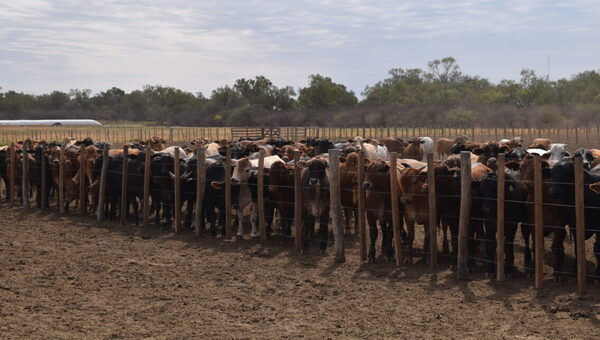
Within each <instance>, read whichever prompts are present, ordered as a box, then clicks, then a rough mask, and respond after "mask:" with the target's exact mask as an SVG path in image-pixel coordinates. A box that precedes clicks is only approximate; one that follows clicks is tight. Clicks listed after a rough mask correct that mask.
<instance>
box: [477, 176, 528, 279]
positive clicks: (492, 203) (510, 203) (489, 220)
mask: <svg viewBox="0 0 600 340" xmlns="http://www.w3.org/2000/svg"><path fill="white" fill-rule="evenodd" d="M479 192H480V193H481V196H482V204H481V206H482V212H483V219H484V236H485V259H486V265H485V273H486V275H490V276H491V275H493V274H494V273H495V272H496V267H495V264H496V263H495V261H496V230H497V224H496V221H497V220H496V219H497V213H498V210H497V201H498V175H497V174H496V173H495V172H492V173H489V174H487V175H486V176H485V177H484V178H483V179H482V180H481V183H480V185H479ZM504 195H505V196H504V198H505V201H504V235H505V248H504V249H505V258H504V266H505V272H506V274H507V275H510V274H512V273H513V272H514V271H515V265H514V259H515V253H514V240H515V234H516V232H517V225H518V223H519V222H523V221H525V218H526V215H527V212H526V209H525V197H524V195H523V193H522V191H521V186H520V184H519V182H518V181H517V179H516V178H514V177H513V176H512V175H511V174H510V173H506V174H505V184H504Z"/></svg>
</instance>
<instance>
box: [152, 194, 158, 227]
mask: <svg viewBox="0 0 600 340" xmlns="http://www.w3.org/2000/svg"><path fill="white" fill-rule="evenodd" d="M152 210H154V225H157V226H158V225H160V203H159V202H158V200H156V201H155V200H152Z"/></svg>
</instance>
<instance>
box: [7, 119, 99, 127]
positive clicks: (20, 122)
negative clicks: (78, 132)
mask: <svg viewBox="0 0 600 340" xmlns="http://www.w3.org/2000/svg"><path fill="white" fill-rule="evenodd" d="M27 125H44V126H52V125H62V126H88V125H102V124H100V123H98V122H97V121H95V120H93V119H15V120H0V126H27Z"/></svg>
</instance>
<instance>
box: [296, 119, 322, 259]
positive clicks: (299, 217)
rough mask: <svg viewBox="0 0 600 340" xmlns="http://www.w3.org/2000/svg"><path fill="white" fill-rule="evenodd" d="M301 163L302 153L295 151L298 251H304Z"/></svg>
mask: <svg viewBox="0 0 600 340" xmlns="http://www.w3.org/2000/svg"><path fill="white" fill-rule="evenodd" d="M317 129H318V128H317ZM299 163H300V151H298V150H294V198H295V199H294V224H295V229H294V243H295V246H296V250H297V251H300V250H301V249H302V169H301V168H300V165H299Z"/></svg>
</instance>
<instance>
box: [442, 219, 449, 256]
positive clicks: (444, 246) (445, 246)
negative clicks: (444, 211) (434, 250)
mask: <svg viewBox="0 0 600 340" xmlns="http://www.w3.org/2000/svg"><path fill="white" fill-rule="evenodd" d="M440 225H441V227H442V234H443V235H444V240H443V242H442V253H443V254H448V253H450V249H449V248H448V228H449V226H448V221H447V220H446V219H445V218H442V219H441V224H440Z"/></svg>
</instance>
